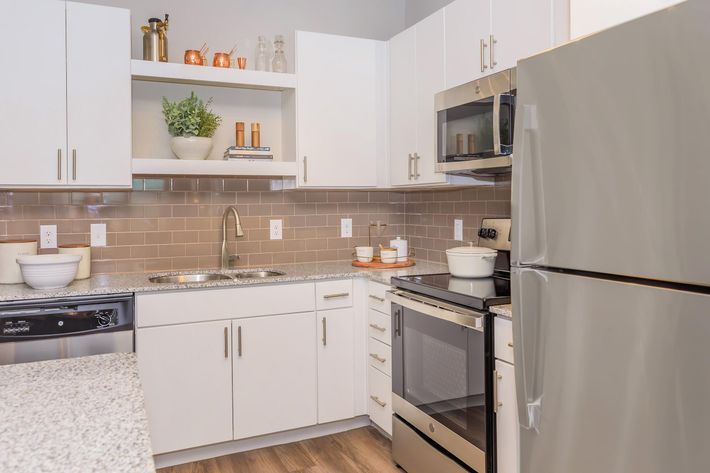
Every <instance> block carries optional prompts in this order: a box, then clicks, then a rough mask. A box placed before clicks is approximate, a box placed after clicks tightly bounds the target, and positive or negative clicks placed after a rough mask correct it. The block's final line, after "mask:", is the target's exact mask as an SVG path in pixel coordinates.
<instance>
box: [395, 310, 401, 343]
mask: <svg viewBox="0 0 710 473" xmlns="http://www.w3.org/2000/svg"><path fill="white" fill-rule="evenodd" d="M401 317H402V312H400V311H399V310H397V311H395V313H394V335H395V337H397V336H401V335H402V318H401Z"/></svg>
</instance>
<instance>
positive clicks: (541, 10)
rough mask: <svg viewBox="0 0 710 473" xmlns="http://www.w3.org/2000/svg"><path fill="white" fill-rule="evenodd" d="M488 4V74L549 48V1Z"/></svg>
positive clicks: (498, 0)
mask: <svg viewBox="0 0 710 473" xmlns="http://www.w3.org/2000/svg"><path fill="white" fill-rule="evenodd" d="M491 5H492V11H491V19H492V29H491V35H490V36H489V39H488V67H489V70H490V71H491V72H498V71H502V70H504V69H510V68H511V67H515V65H516V64H517V62H518V60H519V59H523V58H525V57H528V56H532V55H533V54H537V53H539V52H542V51H544V50H546V49H548V48H550V47H552V46H553V44H554V28H553V23H552V17H553V15H552V8H553V7H552V0H494V1H492V2H491Z"/></svg>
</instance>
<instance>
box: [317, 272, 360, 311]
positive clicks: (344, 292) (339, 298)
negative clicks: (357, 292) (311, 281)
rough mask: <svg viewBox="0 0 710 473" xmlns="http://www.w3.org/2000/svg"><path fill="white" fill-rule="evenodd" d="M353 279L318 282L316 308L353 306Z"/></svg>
mask: <svg viewBox="0 0 710 473" xmlns="http://www.w3.org/2000/svg"><path fill="white" fill-rule="evenodd" d="M352 305H353V280H352V279H344V280H340V281H323V282H317V283H316V309H317V310H325V309H338V308H340V307H352Z"/></svg>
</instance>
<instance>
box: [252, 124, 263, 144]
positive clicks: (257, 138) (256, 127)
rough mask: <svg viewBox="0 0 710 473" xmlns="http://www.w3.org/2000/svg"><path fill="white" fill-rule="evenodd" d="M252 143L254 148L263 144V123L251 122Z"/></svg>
mask: <svg viewBox="0 0 710 473" xmlns="http://www.w3.org/2000/svg"><path fill="white" fill-rule="evenodd" d="M251 145H252V146H253V147H254V148H258V147H259V146H261V125H260V124H259V123H252V124H251Z"/></svg>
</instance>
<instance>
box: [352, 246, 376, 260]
mask: <svg viewBox="0 0 710 473" xmlns="http://www.w3.org/2000/svg"><path fill="white" fill-rule="evenodd" d="M374 254H375V250H374V248H372V247H371V246H356V247H355V255H356V256H357V260H358V261H359V262H361V263H369V262H371V261H372V257H373V255H374Z"/></svg>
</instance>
